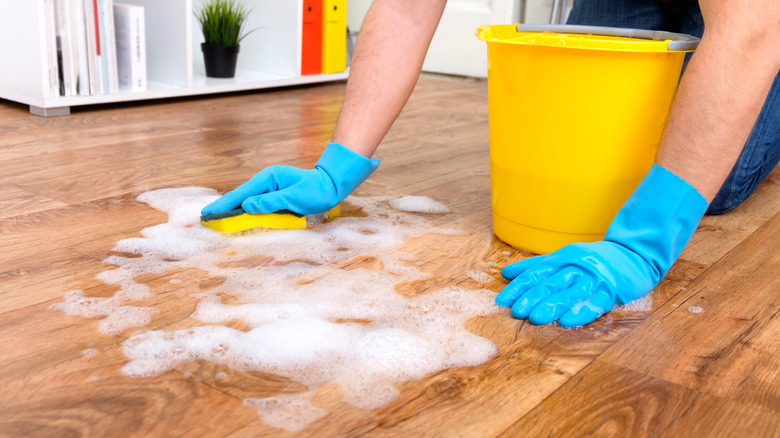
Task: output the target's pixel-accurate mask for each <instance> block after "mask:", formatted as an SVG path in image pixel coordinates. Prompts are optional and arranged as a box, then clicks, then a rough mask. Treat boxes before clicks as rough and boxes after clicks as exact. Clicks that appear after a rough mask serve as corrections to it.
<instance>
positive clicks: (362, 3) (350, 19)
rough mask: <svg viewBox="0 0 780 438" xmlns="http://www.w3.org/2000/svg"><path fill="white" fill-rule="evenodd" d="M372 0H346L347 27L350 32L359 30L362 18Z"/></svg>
mask: <svg viewBox="0 0 780 438" xmlns="http://www.w3.org/2000/svg"><path fill="white" fill-rule="evenodd" d="M371 1H372V0H348V2H347V27H349V30H350V31H352V32H357V31H359V30H360V25H361V24H362V23H363V17H365V16H366V12H367V11H368V7H369V6H371Z"/></svg>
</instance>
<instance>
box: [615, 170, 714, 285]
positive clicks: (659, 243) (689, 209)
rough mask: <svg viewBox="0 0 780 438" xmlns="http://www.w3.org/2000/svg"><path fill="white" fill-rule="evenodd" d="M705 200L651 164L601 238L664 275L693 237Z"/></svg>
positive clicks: (695, 191)
mask: <svg viewBox="0 0 780 438" xmlns="http://www.w3.org/2000/svg"><path fill="white" fill-rule="evenodd" d="M708 205H709V204H708V203H707V200H706V199H704V197H703V196H702V195H701V194H700V193H699V192H698V191H697V190H696V189H695V188H694V187H693V186H691V185H690V184H688V183H687V182H686V181H685V180H683V179H682V178H680V177H678V176H677V175H675V174H673V173H672V172H670V171H668V170H666V169H664V168H663V167H661V166H659V165H657V164H653V166H652V167H651V168H650V171H649V172H648V173H647V175H645V177H644V179H642V182H640V183H639V186H637V188H636V190H634V192H633V193H632V194H631V196H630V197H629V198H628V200H627V201H626V203H625V204H623V207H621V209H620V211H618V213H617V215H616V216H615V219H614V220H613V221H612V223H611V224H610V226H609V229H607V233H606V235H605V236H604V240H605V241H609V242H613V243H616V244H618V245H622V246H624V247H627V248H629V249H631V250H632V251H634V252H635V253H636V254H639V255H640V256H641V257H642V258H644V259H645V261H647V263H648V264H649V265H650V266H651V267H652V268H653V270H654V271H655V274H657V276H658V277H657V281H656V283H657V282H658V281H661V279H662V278H663V277H664V275H666V272H667V271H668V270H669V268H671V266H672V264H673V263H674V261H675V260H677V257H678V256H679V255H680V253H681V252H682V250H683V248H685V245H687V244H688V241H689V240H690V239H691V237H692V236H693V233H694V232H695V231H696V228H697V226H698V225H699V222H700V221H701V218H702V216H704V212H705V211H706V210H707V207H708Z"/></svg>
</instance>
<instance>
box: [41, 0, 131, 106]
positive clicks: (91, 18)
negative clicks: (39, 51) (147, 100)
mask: <svg viewBox="0 0 780 438" xmlns="http://www.w3.org/2000/svg"><path fill="white" fill-rule="evenodd" d="M44 5H45V17H46V30H47V44H48V51H47V53H48V64H49V84H50V86H51V91H52V94H54V95H60V96H94V95H97V94H108V93H117V92H120V91H145V90H146V38H145V28H144V27H145V24H144V9H143V7H142V6H135V5H124V4H114V0H44Z"/></svg>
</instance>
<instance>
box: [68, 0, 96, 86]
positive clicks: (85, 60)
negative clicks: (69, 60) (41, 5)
mask: <svg viewBox="0 0 780 438" xmlns="http://www.w3.org/2000/svg"><path fill="white" fill-rule="evenodd" d="M71 6H72V7H73V10H72V16H73V34H74V37H75V43H76V64H77V76H76V91H77V93H78V94H79V95H80V96H89V95H90V94H91V92H90V87H89V76H90V75H89V52H88V51H87V22H86V15H85V13H84V0H73V3H72V5H71Z"/></svg>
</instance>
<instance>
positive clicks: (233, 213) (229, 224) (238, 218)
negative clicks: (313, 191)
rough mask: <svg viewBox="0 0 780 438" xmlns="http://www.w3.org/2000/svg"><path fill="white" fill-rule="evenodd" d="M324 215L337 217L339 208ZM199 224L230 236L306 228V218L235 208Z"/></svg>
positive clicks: (201, 219)
mask: <svg viewBox="0 0 780 438" xmlns="http://www.w3.org/2000/svg"><path fill="white" fill-rule="evenodd" d="M326 214H327V216H328V219H333V218H335V217H338V216H339V214H340V210H339V206H338V205H337V206H335V207H333V209H332V210H330V211H329V212H327V213H326ZM200 223H201V224H203V225H204V226H206V227H209V228H211V229H212V230H216V231H219V232H220V233H225V234H230V233H237V232H239V231H245V230H251V229H252V228H273V229H277V230H292V229H296V228H306V217H305V216H301V215H299V214H296V213H293V212H291V211H287V210H282V211H279V212H276V213H270V214H251V213H247V212H246V211H244V210H243V209H242V208H237V209H235V210H230V211H226V212H223V213H216V214H210V215H208V216H201V217H200Z"/></svg>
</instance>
